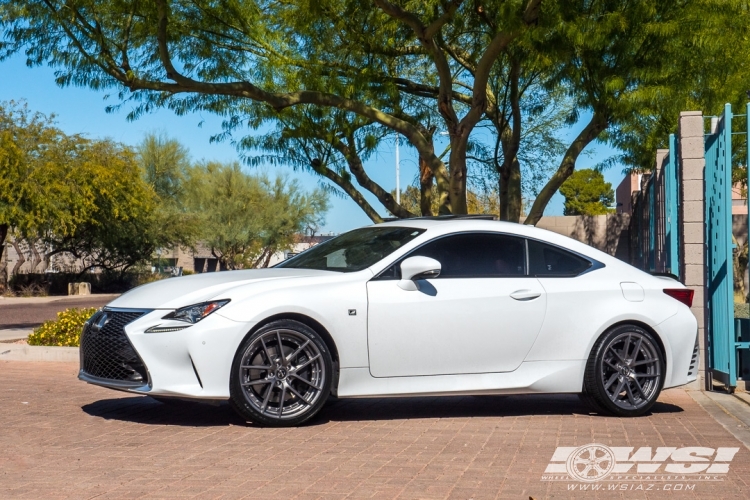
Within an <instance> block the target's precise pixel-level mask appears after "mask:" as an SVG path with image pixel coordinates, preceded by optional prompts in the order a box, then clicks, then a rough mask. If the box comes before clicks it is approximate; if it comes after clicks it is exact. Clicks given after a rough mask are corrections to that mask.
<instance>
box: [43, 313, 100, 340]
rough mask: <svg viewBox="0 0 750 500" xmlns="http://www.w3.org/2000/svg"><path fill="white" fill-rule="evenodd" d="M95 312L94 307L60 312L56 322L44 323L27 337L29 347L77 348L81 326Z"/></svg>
mask: <svg viewBox="0 0 750 500" xmlns="http://www.w3.org/2000/svg"><path fill="white" fill-rule="evenodd" d="M95 312H96V308H95V307H89V308H85V309H76V308H72V309H66V310H64V311H60V312H59V313H57V319H56V320H50V321H45V322H44V323H43V324H42V326H40V327H39V328H36V329H35V330H34V332H33V333H32V334H31V335H29V345H45V346H69V347H78V345H79V344H80V342H81V330H83V324H84V323H85V322H86V321H87V320H88V319H89V318H90V317H91V316H93V314H94V313H95Z"/></svg>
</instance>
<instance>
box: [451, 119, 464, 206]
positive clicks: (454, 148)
mask: <svg viewBox="0 0 750 500" xmlns="http://www.w3.org/2000/svg"><path fill="white" fill-rule="evenodd" d="M468 142H469V138H468V134H464V135H463V136H458V137H454V136H453V135H451V153H450V169H449V172H450V207H451V213H452V214H455V215H464V214H466V213H468V207H467V206H466V150H467V147H468Z"/></svg>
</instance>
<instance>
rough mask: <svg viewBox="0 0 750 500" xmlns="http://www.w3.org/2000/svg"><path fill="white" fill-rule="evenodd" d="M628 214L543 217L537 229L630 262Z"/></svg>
mask: <svg viewBox="0 0 750 500" xmlns="http://www.w3.org/2000/svg"><path fill="white" fill-rule="evenodd" d="M629 225H630V215H629V214H608V215H563V216H559V217H542V218H541V219H540V220H539V222H538V223H537V225H536V227H539V228H542V229H547V230H548V231H552V232H554V233H558V234H562V235H564V236H568V237H569V238H573V239H574V240H578V241H580V242H582V243H586V244H587V245H590V246H592V247H594V248H596V249H598V250H601V251H602V252H606V253H608V254H609V255H613V256H615V257H617V258H618V259H620V260H623V261H625V262H630V231H629V229H628V227H629Z"/></svg>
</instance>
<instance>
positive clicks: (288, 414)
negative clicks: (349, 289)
mask: <svg viewBox="0 0 750 500" xmlns="http://www.w3.org/2000/svg"><path fill="white" fill-rule="evenodd" d="M279 346H281V347H279ZM280 353H281V354H280ZM332 380H333V362H332V360H331V354H330V351H329V350H328V347H327V346H326V343H325V342H324V341H323V339H322V338H321V337H320V335H318V334H317V332H316V331H315V330H313V329H312V328H310V327H309V326H307V325H305V324H303V323H300V322H298V321H293V320H279V321H274V322H272V323H269V324H267V325H265V326H263V327H261V328H260V329H259V330H257V331H256V332H253V333H252V334H251V335H249V336H248V337H247V338H246V339H245V340H244V341H243V342H242V344H241V345H240V348H239V349H238V350H237V354H236V355H235V357H234V362H233V363H232V371H231V374H230V381H229V394H230V399H229V403H230V405H231V406H232V408H234V410H235V411H236V412H237V413H238V414H239V415H240V416H241V417H242V418H244V419H246V420H248V421H251V422H254V423H257V424H260V425H264V426H269V427H293V426H296V425H300V424H302V423H304V422H306V421H308V420H309V419H311V418H312V417H314V416H315V415H316V414H317V413H318V412H319V411H320V410H321V408H323V405H325V403H326V400H327V399H328V396H329V394H330V392H331V382H332Z"/></svg>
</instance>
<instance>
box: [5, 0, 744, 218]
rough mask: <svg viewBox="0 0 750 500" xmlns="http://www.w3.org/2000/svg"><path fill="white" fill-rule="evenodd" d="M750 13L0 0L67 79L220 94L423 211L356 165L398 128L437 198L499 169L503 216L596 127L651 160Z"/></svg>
mask: <svg viewBox="0 0 750 500" xmlns="http://www.w3.org/2000/svg"><path fill="white" fill-rule="evenodd" d="M749 20H750V10H748V9H747V4H746V2H737V1H725V0H697V1H689V2H688V1H684V0H663V1H659V2H656V1H653V0H634V1H630V2H615V1H604V0H596V1H591V0H549V1H548V0H543V1H541V2H539V1H537V0H526V1H524V0H505V1H500V0H487V1H485V2H481V5H480V4H479V3H477V2H438V1H436V0H428V1H419V2H417V1H415V0H403V1H394V2H386V1H385V0H375V1H373V2H363V1H361V0H316V1H314V2H310V1H306V0H298V1H291V2H275V3H274V2H271V3H269V2H258V1H256V0H246V1H241V2H239V1H226V2H177V1H167V0H157V1H155V2H134V1H121V0H96V1H95V0H77V1H75V2H63V1H61V0H44V1H42V0H29V1H25V2H18V1H14V0H0V36H1V37H2V38H1V40H2V41H0V44H1V46H0V58H2V57H5V56H8V55H10V54H13V53H18V52H23V53H24V54H26V57H27V62H28V63H29V64H30V65H41V64H49V65H50V66H52V67H55V68H56V69H57V70H58V71H59V72H58V74H57V75H58V76H57V83H58V84H60V85H79V86H87V87H90V88H92V89H96V90H102V89H115V90H116V91H117V92H118V94H117V95H118V97H119V102H118V103H117V104H115V105H114V106H113V107H112V108H117V107H119V106H122V105H124V104H127V106H128V107H129V108H130V109H132V111H131V112H130V114H129V115H128V116H129V118H136V117H138V116H139V115H141V114H142V113H147V112H149V111H151V110H153V109H155V108H157V107H167V108H169V109H172V110H174V111H175V112H176V113H177V114H184V113H186V112H188V111H199V112H210V113H216V114H218V115H220V116H222V117H223V118H224V123H223V129H222V132H221V133H220V134H218V135H217V138H219V139H227V140H231V141H233V142H234V143H235V144H236V145H237V146H238V148H239V149H240V151H241V152H242V153H243V154H244V155H246V159H247V161H249V162H250V163H254V162H263V161H267V160H269V159H272V161H276V162H283V163H288V164H291V165H292V166H293V167H295V168H304V169H308V170H310V171H311V172H314V173H316V174H318V175H320V176H321V180H322V181H323V182H325V183H326V185H327V186H329V188H330V186H331V183H332V185H333V186H335V187H334V188H333V189H335V190H338V191H341V192H344V193H345V194H346V195H348V196H350V197H351V198H352V199H353V200H355V202H357V203H358V205H359V206H360V207H361V208H362V209H363V210H364V211H365V212H366V213H367V214H368V216H370V217H371V218H372V219H373V220H377V219H378V217H379V216H378V214H377V212H376V211H375V210H374V209H373V207H372V206H370V202H368V200H366V199H365V198H364V196H362V194H363V191H368V192H369V193H371V194H372V195H374V196H375V198H376V199H377V200H378V202H380V203H381V204H382V205H383V206H384V207H386V208H387V209H388V210H390V211H391V212H392V213H395V214H397V215H399V216H406V215H409V214H410V213H411V212H410V211H409V210H407V209H405V208H404V207H398V206H395V204H394V202H393V201H392V198H391V197H390V196H388V193H387V192H386V191H385V190H383V188H382V186H380V185H379V184H378V183H376V182H374V181H373V180H372V178H371V177H370V176H368V175H367V173H366V172H364V170H363V169H362V168H361V165H362V161H363V160H364V159H366V158H367V157H368V155H370V154H372V152H373V151H376V150H377V149H378V147H379V145H380V144H381V142H382V141H383V140H384V138H386V137H392V136H393V135H394V131H398V132H399V133H400V134H401V136H402V137H404V138H405V140H406V141H408V142H409V144H410V146H411V147H413V148H414V149H415V150H416V151H417V152H418V154H419V155H420V157H421V159H422V160H423V161H424V162H425V164H426V165H428V166H429V170H430V171H431V172H432V174H433V175H434V176H435V178H436V180H437V185H438V188H437V189H438V195H439V197H442V198H441V203H440V207H441V210H444V209H446V208H447V209H449V210H453V211H458V212H461V211H466V210H468V205H467V203H466V198H467V195H466V193H467V189H468V188H469V187H470V186H469V181H468V180H469V179H470V178H471V177H472V176H473V177H480V176H484V177H487V178H488V179H489V180H491V181H493V180H494V181H495V182H497V181H498V180H499V181H500V185H501V188H500V190H499V191H500V197H501V201H500V205H501V212H502V213H503V216H504V217H505V214H506V213H507V214H510V217H511V218H516V217H517V214H518V209H519V207H520V198H521V195H522V192H525V193H526V195H527V196H529V195H532V196H534V197H535V202H534V205H533V206H532V208H531V211H530V214H529V218H528V219H527V222H532V223H533V222H535V221H536V220H538V218H539V217H541V215H542V213H543V211H544V208H545V207H546V205H547V203H548V202H549V200H550V199H551V197H552V196H553V195H554V193H556V192H557V191H558V189H559V188H560V186H561V185H562V184H563V183H564V182H565V180H566V179H567V178H568V177H569V176H570V175H571V174H572V173H573V172H574V170H575V167H576V162H577V159H578V158H579V156H580V155H581V154H582V153H583V152H584V150H585V149H586V148H587V146H589V145H590V144H591V143H592V142H594V141H596V140H600V141H604V142H607V143H609V144H611V145H613V146H615V147H617V148H619V149H620V150H621V151H623V154H622V155H621V156H619V157H617V158H614V159H612V160H610V161H609V162H604V163H605V164H611V163H613V162H614V161H619V162H622V163H624V164H625V165H626V166H627V167H628V168H637V169H640V170H649V169H650V168H651V166H652V163H653V158H654V151H655V149H656V148H657V147H664V146H665V141H666V139H667V135H668V133H669V132H672V131H674V129H675V126H676V122H677V118H678V114H679V111H682V110H686V109H703V110H704V111H706V112H707V114H708V113H718V112H719V111H720V105H721V104H722V103H723V102H725V101H726V102H731V103H733V104H735V105H738V104H739V103H741V102H743V101H744V100H745V94H744V92H745V90H746V88H747V85H746V75H747V74H748V64H750V62H748V61H750V58H749V57H748V55H749V54H748V52H750V50H748V49H749V48H750V46H749V45H748V41H749V40H750V39H749V38H748V37H747V36H746V35H745V32H746V28H747V26H748V24H750V23H749V22H748V21H749ZM498 40H500V41H501V42H503V43H498ZM485 81H486V84H485V83H484V82H485ZM589 117H590V120H589V123H587V124H585V127H584V128H583V130H582V131H581V133H580V134H578V135H577V136H576V137H570V138H567V137H566V138H565V139H564V140H563V139H562V137H564V134H562V133H561V132H562V130H563V129H564V128H565V127H567V126H570V125H571V124H573V123H576V122H578V121H579V120H581V119H582V118H586V119H587V120H588V118H589ZM257 130H262V131H263V133H262V134H261V137H254V131H257ZM437 130H447V131H448V132H449V138H450V141H451V149H450V150H449V151H448V152H447V155H446V156H439V155H438V154H436V153H435V152H434V151H432V140H431V138H432V135H433V134H434V133H435V132H436V131H437ZM539 146H542V147H541V148H540V147H539ZM14 155H15V153H13V152H12V151H8V152H7V153H6V161H9V162H11V163H12V162H13V161H15V160H13V158H16V156H17V155H15V156H14ZM252 155H255V156H252ZM556 160H559V161H556ZM444 161H446V162H447V165H446V164H444ZM154 165H155V164H154ZM493 176H494V177H493ZM161 179H162V180H164V181H168V182H166V183H165V184H164V185H162V184H158V185H157V183H155V182H151V185H152V186H153V187H154V188H155V189H156V190H157V192H159V193H167V192H169V193H173V192H172V191H171V189H172V187H174V184H173V183H172V180H174V179H173V177H171V173H168V174H165V176H164V177H162V178H161ZM352 180H355V181H356V182H352ZM175 196H176V194H175ZM446 197H447V201H448V206H446V204H445V201H446V199H445V198H446ZM508 198H513V200H514V201H513V202H512V203H511V202H509V200H508ZM514 207H515V208H514ZM172 225H174V224H172Z"/></svg>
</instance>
